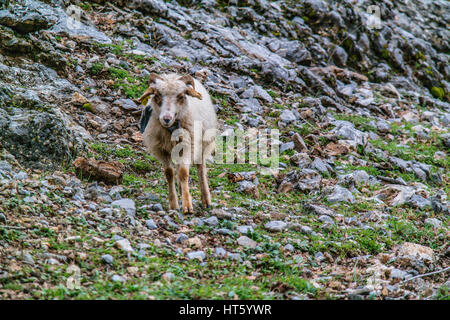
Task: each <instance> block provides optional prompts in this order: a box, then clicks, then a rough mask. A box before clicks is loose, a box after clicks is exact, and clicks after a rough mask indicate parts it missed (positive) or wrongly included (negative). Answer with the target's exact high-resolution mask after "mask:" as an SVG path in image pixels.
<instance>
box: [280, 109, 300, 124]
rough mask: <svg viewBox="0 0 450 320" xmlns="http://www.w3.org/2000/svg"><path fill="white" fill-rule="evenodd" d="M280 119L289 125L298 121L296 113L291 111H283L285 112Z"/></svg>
mask: <svg viewBox="0 0 450 320" xmlns="http://www.w3.org/2000/svg"><path fill="white" fill-rule="evenodd" d="M280 119H281V121H283V122H286V123H289V122H292V121H295V120H297V117H296V116H295V115H294V113H293V112H292V111H291V110H287V109H286V110H283V112H282V113H281V114H280Z"/></svg>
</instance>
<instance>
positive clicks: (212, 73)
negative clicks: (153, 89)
mask: <svg viewBox="0 0 450 320" xmlns="http://www.w3.org/2000/svg"><path fill="white" fill-rule="evenodd" d="M371 5H376V6H377V7H370V6H371ZM369 7H370V8H369ZM369 9H370V10H369ZM372 12H375V13H377V12H379V14H380V19H379V21H378V20H377V19H374V18H373V16H371V15H370V14H369V13H372ZM449 20H450V3H449V2H448V1H443V0H439V1H438V0H434V1H431V0H396V1H388V0H383V1H367V0H345V1H331V0H329V1H325V0H324V1H322V0H295V1H294V0H280V1H266V0H242V1H241V0H229V1H225V0H201V1H200V0H198V1H194V0H179V1H169V0H167V1H161V0H140V1H122V0H115V1H102V0H97V1H78V0H72V1H70V0H43V1H36V0H0V299H33V298H34V299H44V298H45V299H48V298H51V299H52V298H57V299H93V298H95V299H100V298H119V299H124V298H133V299H162V298H166V299H186V298H188V299H197V298H207V299H220V298H222V299H224V298H225V299H262V298H264V299H324V298H326V299H448V298H449V293H448V292H449V289H448V288H449V285H450V284H449V282H448V280H447V279H448V278H449V261H450V248H449V228H448V225H449V205H448V202H447V197H448V195H449V190H450V189H449V178H450V177H449V172H450V162H449V157H448V152H449V147H450V133H449V130H448V128H449V124H450V103H449V102H450V82H449V81H450V65H449V51H450V50H449V49H450V48H449V47H450V31H449V29H448V26H449V24H450V21H449ZM151 72H157V73H166V72H178V73H180V74H185V73H188V74H191V75H193V76H195V77H197V78H198V79H201V80H202V81H203V83H204V84H205V86H206V87H207V88H208V89H209V91H210V93H211V96H212V97H213V100H214V103H215V105H216V108H217V114H218V117H219V122H220V128H221V131H225V130H230V129H249V128H257V129H271V128H276V129H279V130H280V141H281V146H280V151H281V155H280V171H279V172H278V173H276V174H273V175H263V174H261V168H262V165H257V166H256V165H250V164H226V165H214V164H211V165H210V166H209V168H210V170H209V176H210V180H211V182H210V183H211V189H212V194H213V202H214V205H213V208H212V209H211V210H204V209H202V208H201V207H200V206H199V201H198V200H199V199H200V192H199V190H198V188H197V183H195V182H196V179H197V177H196V174H195V170H192V173H193V174H192V176H191V179H192V184H191V186H192V193H193V198H194V199H196V201H195V202H194V207H195V211H196V213H195V214H194V215H182V214H180V213H179V212H176V211H170V210H168V207H167V188H166V186H165V182H164V178H163V174H162V172H161V169H160V164H159V163H157V162H156V161H155V159H154V158H153V157H152V156H151V155H148V154H146V153H145V150H144V148H143V145H142V136H141V134H140V132H139V128H138V119H139V116H140V112H141V106H138V105H136V104H135V102H134V101H133V99H135V98H137V97H139V96H140V95H141V94H142V92H143V91H144V90H145V89H146V83H147V80H148V76H149V74H150V73H151ZM77 158H78V159H77ZM75 159H77V161H75Z"/></svg>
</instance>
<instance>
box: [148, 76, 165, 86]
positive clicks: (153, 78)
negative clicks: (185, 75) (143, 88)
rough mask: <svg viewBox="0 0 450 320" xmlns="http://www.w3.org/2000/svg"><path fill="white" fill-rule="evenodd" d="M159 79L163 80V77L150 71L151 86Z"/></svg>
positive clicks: (149, 83)
mask: <svg viewBox="0 0 450 320" xmlns="http://www.w3.org/2000/svg"><path fill="white" fill-rule="evenodd" d="M157 79H159V80H162V78H161V77H160V76H159V75H157V74H156V73H150V76H149V77H148V85H149V86H151V85H153V84H155V82H156V80H157Z"/></svg>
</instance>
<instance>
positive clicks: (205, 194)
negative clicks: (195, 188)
mask: <svg viewBox="0 0 450 320" xmlns="http://www.w3.org/2000/svg"><path fill="white" fill-rule="evenodd" d="M197 175H198V182H199V185H200V191H201V193H202V204H203V206H204V207H205V208H209V207H210V206H211V193H210V192H209V184H208V174H207V169H206V164H205V161H202V163H200V164H197Z"/></svg>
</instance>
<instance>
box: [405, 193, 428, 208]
mask: <svg viewBox="0 0 450 320" xmlns="http://www.w3.org/2000/svg"><path fill="white" fill-rule="evenodd" d="M406 204H407V205H410V206H411V207H413V208H418V209H424V208H426V207H431V201H430V200H428V199H425V198H424V197H422V196H421V195H418V194H413V195H412V196H411V197H410V198H409V199H408V200H406Z"/></svg>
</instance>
